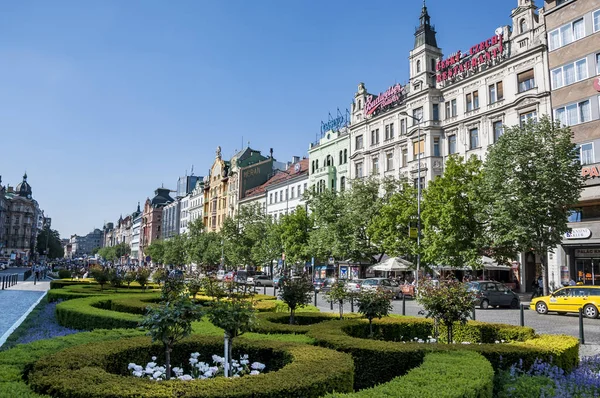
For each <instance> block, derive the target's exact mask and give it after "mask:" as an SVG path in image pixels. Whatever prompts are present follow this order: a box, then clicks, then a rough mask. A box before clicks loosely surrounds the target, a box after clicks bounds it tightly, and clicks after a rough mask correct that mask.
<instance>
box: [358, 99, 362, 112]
mask: <svg viewBox="0 0 600 398" xmlns="http://www.w3.org/2000/svg"><path fill="white" fill-rule="evenodd" d="M358 109H359V110H360V109H362V100H360V99H359V100H358Z"/></svg>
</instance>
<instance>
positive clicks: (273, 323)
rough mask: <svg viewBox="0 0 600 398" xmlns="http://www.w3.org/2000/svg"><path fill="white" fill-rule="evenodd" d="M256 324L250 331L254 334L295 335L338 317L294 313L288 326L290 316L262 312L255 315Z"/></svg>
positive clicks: (327, 314) (325, 313) (334, 315)
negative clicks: (293, 323) (292, 319)
mask: <svg viewBox="0 0 600 398" xmlns="http://www.w3.org/2000/svg"><path fill="white" fill-rule="evenodd" d="M357 316H358V315H355V314H351V315H350V314H347V315H346V316H345V318H349V317H351V318H356V317H357ZM257 318H258V319H257V322H256V324H255V325H254V326H253V328H252V331H253V332H256V333H265V334H272V333H296V334H304V333H306V332H308V331H309V330H310V328H311V325H314V324H317V323H320V322H324V321H331V320H334V319H338V318H339V315H338V314H334V313H329V312H296V314H295V315H294V320H295V322H296V324H295V325H290V324H289V320H290V315H289V314H287V313H283V312H263V313H259V314H258V315H257Z"/></svg>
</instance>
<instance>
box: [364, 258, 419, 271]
mask: <svg viewBox="0 0 600 398" xmlns="http://www.w3.org/2000/svg"><path fill="white" fill-rule="evenodd" d="M412 266H413V264H412V263H411V262H410V261H407V260H404V259H402V258H400V257H390V258H388V259H386V260H384V261H382V262H380V263H378V264H375V265H372V266H370V267H369V270H370V271H383V272H394V271H398V272H400V271H408V270H410V269H411V267H412Z"/></svg>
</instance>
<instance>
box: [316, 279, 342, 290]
mask: <svg viewBox="0 0 600 398" xmlns="http://www.w3.org/2000/svg"><path fill="white" fill-rule="evenodd" d="M336 280H337V279H335V278H319V279H315V280H314V281H313V287H314V288H315V290H316V291H318V292H325V291H329V290H330V289H331V285H333V284H334V283H335V281H336Z"/></svg>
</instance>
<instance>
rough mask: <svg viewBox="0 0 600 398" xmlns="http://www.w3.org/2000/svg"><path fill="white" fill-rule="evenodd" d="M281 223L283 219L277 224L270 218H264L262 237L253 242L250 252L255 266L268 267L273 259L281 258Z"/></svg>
mask: <svg viewBox="0 0 600 398" xmlns="http://www.w3.org/2000/svg"><path fill="white" fill-rule="evenodd" d="M284 217H285V216H284ZM282 223H283V218H282V221H281V222H279V223H277V222H275V221H274V220H273V218H272V217H266V218H265V220H264V232H263V236H262V238H261V239H258V240H257V242H255V244H254V246H253V247H252V250H251V255H252V259H253V261H254V263H255V264H257V265H265V266H270V265H271V264H272V262H273V260H274V259H276V258H280V257H281V253H283V251H284V250H283V245H282V243H281V241H282V236H281V231H282ZM286 254H287V253H286Z"/></svg>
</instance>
